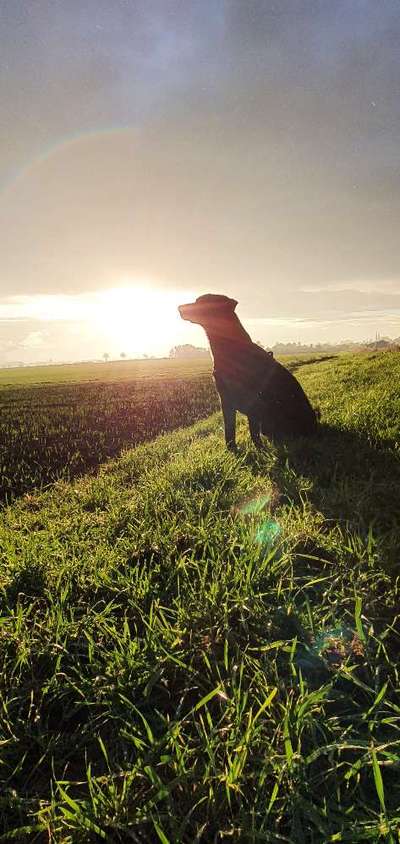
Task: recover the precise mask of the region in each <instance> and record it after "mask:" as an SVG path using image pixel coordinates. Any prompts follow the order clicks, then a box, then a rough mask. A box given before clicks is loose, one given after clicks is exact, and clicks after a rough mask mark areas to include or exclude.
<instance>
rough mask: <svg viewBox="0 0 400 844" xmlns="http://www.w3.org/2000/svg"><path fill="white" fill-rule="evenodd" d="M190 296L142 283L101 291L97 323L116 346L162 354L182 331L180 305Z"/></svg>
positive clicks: (123, 348)
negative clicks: (141, 284)
mask: <svg viewBox="0 0 400 844" xmlns="http://www.w3.org/2000/svg"><path fill="white" fill-rule="evenodd" d="M186 297H189V298H191V297H192V294H191V293H187V292H182V291H180V292H179V291H167V290H157V289H155V288H150V287H145V286H144V285H143V286H132V287H130V286H129V287H116V288H113V289H111V290H106V291H104V292H102V293H99V294H98V298H97V307H96V309H95V313H96V315H95V322H97V324H98V326H99V328H100V329H101V332H102V334H103V336H104V337H105V338H107V339H108V341H109V343H110V346H112V347H113V348H116V347H118V348H119V347H121V351H125V352H127V353H128V355H130V354H142V353H150V354H159V353H162V352H163V350H164V351H166V350H167V349H168V348H169V347H171V346H173V345H175V342H177V341H176V339H175V338H176V337H177V336H179V335H181V334H182V326H183V324H182V320H181V319H180V318H179V314H178V311H177V308H178V305H179V304H181V303H182V302H183V301H187V299H186Z"/></svg>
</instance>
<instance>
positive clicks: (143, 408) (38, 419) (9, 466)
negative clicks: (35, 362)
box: [0, 358, 304, 506]
mask: <svg viewBox="0 0 400 844" xmlns="http://www.w3.org/2000/svg"><path fill="white" fill-rule="evenodd" d="M301 360H304V358H301V359H300V361H301ZM288 362H289V365H290V366H294V367H295V366H297V365H298V363H299V359H297V358H290V359H288ZM211 369H212V365H211V359H210V358H206V359H205V360H204V359H203V358H199V359H194V360H181V361H177V360H169V359H165V360H138V361H113V362H112V363H108V364H101V363H93V364H92V363H89V364H71V365H62V366H47V367H46V366H42V367H26V368H19V369H12V370H10V369H9V370H0V506H1V504H2V503H9V502H10V501H12V500H13V498H15V497H16V496H19V495H22V494H23V493H29V492H30V491H31V490H33V489H35V488H38V487H45V486H46V485H48V484H49V483H52V482H54V481H55V480H57V479H59V478H63V479H64V480H70V479H71V478H74V477H76V476H77V475H80V474H83V473H84V472H87V471H89V470H93V469H94V468H95V467H97V466H98V465H99V464H100V463H103V462H104V461H105V460H106V459H107V458H108V457H115V456H116V455H117V454H119V453H120V451H121V450H122V448H124V447H128V446H132V445H137V443H140V442H143V441H144V440H149V439H152V438H154V437H155V436H157V434H160V433H165V432H166V431H173V430H175V429H176V428H178V427H181V426H184V425H190V424H191V423H193V422H196V421H197V420H198V419H202V418H204V417H205V416H208V415H209V414H210V413H211V412H212V411H213V410H216V409H217V407H218V397H217V395H216V391H215V387H214V383H213V379H212V377H211Z"/></svg>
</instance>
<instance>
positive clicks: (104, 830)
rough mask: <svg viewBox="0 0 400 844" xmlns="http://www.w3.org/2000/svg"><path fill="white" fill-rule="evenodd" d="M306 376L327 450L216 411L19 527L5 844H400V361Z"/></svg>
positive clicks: (11, 588)
mask: <svg viewBox="0 0 400 844" xmlns="http://www.w3.org/2000/svg"><path fill="white" fill-rule="evenodd" d="M299 363H300V362H299V361H297V362H292V365H293V366H295V368H296V375H297V376H298V377H299V379H300V380H301V382H302V383H303V385H304V386H305V388H306V389H307V391H308V393H309V394H310V396H311V398H312V400H313V402H314V403H316V404H318V405H319V406H320V409H321V412H322V425H321V429H320V432H319V434H318V436H317V437H316V438H315V439H314V440H309V441H301V440H298V441H296V442H288V443H286V444H280V445H276V444H272V443H267V444H266V448H265V449H264V450H263V451H262V452H257V451H256V450H255V449H254V448H253V447H252V446H251V444H250V443H249V438H248V432H247V430H246V425H245V424H244V423H243V424H242V425H241V426H240V430H239V454H238V455H237V456H236V455H235V456H234V455H232V454H229V453H228V452H226V451H225V449H224V444H223V434H222V419H221V416H220V414H219V413H215V414H214V415H212V416H210V417H208V418H207V419H205V420H202V421H200V422H197V423H196V424H195V425H193V426H191V427H187V428H185V429H183V430H179V431H176V432H174V433H166V434H164V435H163V436H160V437H159V438H158V439H156V440H155V441H154V442H151V443H145V444H142V445H139V446H138V447H137V448H135V449H131V450H128V451H124V453H123V454H122V456H121V457H119V458H118V459H115V460H109V461H107V462H106V463H105V465H104V466H102V467H101V468H100V470H99V471H98V472H97V474H94V473H93V472H92V473H89V474H86V475H84V476H83V477H81V478H79V479H75V480H74V481H73V482H67V481H63V480H58V481H56V483H55V484H54V485H53V486H52V487H51V488H49V489H48V490H46V491H43V492H39V491H36V490H35V489H33V487H32V488H31V490H30V492H29V494H28V495H26V494H25V495H24V496H23V497H21V498H20V500H15V501H14V502H13V503H12V505H11V506H9V507H6V508H4V509H3V511H2V514H1V520H0V578H1V589H2V592H1V595H2V612H1V617H0V655H1V656H0V659H1V665H2V673H1V679H0V684H1V686H0V692H1V711H0V754H1V755H0V762H1V765H0V778H1V782H2V788H1V791H0V825H2V828H3V835H2V836H1V835H0V840H4V841H8V840H12V839H13V838H14V840H18V841H29V842H30V841H36V842H40V844H41V842H49V841H51V842H55V843H56V844H67V843H68V844H70V842H71V844H74V842H91V841H93V842H95V841H101V840H104V841H109V842H126V841H133V842H162V844H168V842H170V844H172V843H173V842H174V844H179V842H183V844H192V842H199V844H203V842H204V844H208V842H210V844H211V842H230V841H244V842H260V841H264V842H274V844H275V842H276V844H278V842H287V843H288V844H292V842H293V844H300V843H301V842H307V844H308V842H309V843H310V844H316V842H318V844H325V842H334V841H347V842H366V841H374V842H375V841H376V842H377V841H386V842H395V841H398V840H399V829H400V783H399V767H400V706H399V693H400V679H399V674H398V653H399V644H400V624H399V609H398V607H399V594H398V592H399V590H398V581H397V575H398V570H399V569H398V564H399V544H400V543H399V492H398V490H399V484H400V467H399V428H400V421H399V420H400V396H399V390H398V384H399V377H400V355H399V354H396V353H384V354H371V355H358V356H356V355H354V356H343V357H340V358H337V359H334V360H322V361H319V362H315V363H313V364H310V363H308V364H304V365H302V366H299ZM121 365H122V366H124V364H121ZM183 380H184V378H183V377H182V380H181V381H178V382H176V383H179V385H180V387H179V389H180V390H181V392H180V393H179V402H180V403H179V407H180V408H182V409H183V411H182V412H180V411H179V412H178V411H177V413H176V424H178V425H185V424H188V423H190V421H191V418H190V414H191V413H193V417H192V418H196V413H198V415H199V416H200V415H205V414H206V413H208V412H209V410H212V409H213V406H210V408H207V402H208V401H210V402H211V401H215V398H214V394H213V393H212V390H211V386H210V381H209V375H208V374H207V373H206V372H203V373H196V375H195V377H194V378H192V377H188V378H187V379H186V382H187V385H186V387H185V390H186V389H187V388H188V389H189V392H188V393H186V392H185V390H184V389H183V387H182V383H183ZM186 382H185V383H186ZM148 383H149V384H151V385H152V386H151V389H150V393H149V394H150V395H152V396H153V397H154V401H155V402H156V401H161V398H160V390H161V387H160V385H163V396H164V397H165V396H169V395H170V394H169V393H168V390H167V391H166V392H165V390H164V388H165V384H164V382H163V381H161V380H159V381H158V382H157V383H158V386H157V387H156V386H154V385H155V384H156V381H155V380H154V381H151V379H150V381H149V382H148ZM173 383H175V382H173V381H172V380H171V382H170V384H173ZM110 385H111V386H110V389H111V390H116V389H117V387H116V381H111V382H110ZM191 385H192V386H193V392H190V390H191V389H192V386H191ZM202 385H203V387H204V398H203V399H202V402H203V404H202V405H201V408H200V409H199V406H196V404H195V402H196V399H195V395H196V391H199V387H200V388H202ZM207 385H208V386H207ZM128 386H129V385H128V384H127V388H128ZM72 387H73V385H71V384H66V385H64V386H57V385H55V386H54V387H52V388H51V389H54V390H56V391H59V393H58V395H59V397H60V399H61V398H62V395H63V392H64V395H68V402H70V401H71V399H70V395H71V394H70V392H69V391H70V390H71V389H72ZM135 388H136V390H137V391H139V394H140V396H141V404H138V405H136V410H135V413H136V415H137V416H140V413H139V411H138V410H137V408H138V407H140V409H141V411H142V409H143V407H145V406H146V401H148V398H146V395H145V393H144V392H142V393H140V389H139V382H137V383H136V385H135ZM24 389H26V391H27V393H28V394H29V400H28V405H29V402H30V400H31V399H30V396H31V391H32V390H33V393H35V391H37V390H42V391H43V390H44V391H45V395H46V396H47V391H48V389H50V387H47V386H43V387H35V388H32V387H30V388H29V390H28V388H27V387H20V386H16V385H14V386H13V387H5V388H4V395H5V394H6V393H7V396H6V402H5V406H7V401H8V402H9V398H10V391H11V393H12V392H13V391H14V390H16V391H17V392H18V391H20V392H21V395H20V393H19V392H18V397H17V404H16V407H17V406H20V405H18V402H22V401H23V396H22V392H23V390H24ZM74 389H76V390H77V391H78V393H77V400H76V403H75V409H76V411H75V412H76V413H78V411H79V407H80V402H81V401H82V396H83V393H82V392H81V391H82V390H83V389H84V385H82V384H79V385H77V386H76V388H75V387H74ZM85 389H86V388H85ZM87 389H88V390H97V391H98V390H100V391H102V390H103V385H100V384H97V385H93V384H89V386H88V387H87ZM104 389H105V388H104ZM118 389H122V386H121V385H120V386H119V387H118ZM168 389H172V390H175V387H173V388H172V387H169V388H168ZM176 389H177V388H176ZM200 393H201V389H200ZM149 394H147V395H149ZM41 395H42V397H43V395H44V393H43V392H42V394H41ZM88 395H90V396H91V398H90V399H89V398H88V399H87V405H88V406H91V407H94V406H95V404H96V402H97V399H95V396H98V393H94V392H93V393H89V394H88ZM107 395H109V394H107ZM113 395H114V396H115V414H114V416H113V419H114V422H113V424H114V426H115V429H116V438H119V433H118V430H117V429H118V419H119V416H122V415H123V414H122V413H121V414H120V415H118V409H117V408H118V401H119V398H118V396H120V395H121V394H119V393H118V396H117V393H113ZM172 395H173V397H174V396H175V399H174V400H176V393H174V392H173V393H172ZM78 396H79V400H78ZM190 396H192V399H190ZM188 397H189V398H188ZM37 399H38V396H37V395H36V399H35V401H36V403H37V404H39V403H40V402H38V400H37ZM32 401H33V400H32ZM131 401H133V400H132V399H131ZM190 401H192V402H193V404H192V405H191V404H190ZM187 402H188V404H187ZM9 404H10V402H9ZM127 404H128V402H127ZM109 405H110V400H109V399H108V400H107V401H106V400H105V401H104V408H107V407H108V406H109ZM111 405H112V402H111ZM96 407H97V405H96ZM186 407H189V412H188V414H187V415H186V416H185V413H186V410H185V408H186ZM168 408H169V405H168ZM141 411H140V412H141ZM3 412H4V411H3ZM18 412H19V411H18ZM85 412H86V411H85ZM96 412H97V411H96ZM125 412H126V410H125V409H124V413H125ZM47 415H48V419H50V420H53V419H54V417H53V415H52V414H50V413H48V414H47ZM17 417H18V413H14V416H13V417H11V416H10V418H14V419H15V418H17ZM32 418H33V417H32ZM85 418H86V421H85V430H86V432H88V420H89V421H90V416H86V417H85ZM135 418H136V417H135ZM168 418H170V416H168ZM25 419H26V420H28V415H27V416H25ZM90 424H91V423H90ZM147 424H148V422H146V425H144V426H143V435H144V436H146V435H147V434H148V431H147V429H146V426H147ZM51 425H53V421H51ZM82 430H83V429H82ZM158 430H159V431H161V430H164V423H163V424H162V425H160V427H159V428H158ZM43 431H45V420H44V421H43ZM27 432H28V433H27ZM156 432H157V431H156V428H154V429H152V433H156ZM27 436H29V426H28V422H27V425H26V428H25V429H23V430H22V431H21V433H20V441H21V442H22V443H23V442H24V441H26V437H27ZM66 436H67V435H66ZM124 436H125V434H123V435H121V438H120V442H119V445H118V448H117V449H116V450H117V451H118V450H119V449H120V448H121V445H123V444H126V441H125V440H124ZM132 441H135V439H134V438H133V439H132V440H131V442H132ZM28 442H29V443H30V441H29V440H28ZM30 447H31V446H30V445H29V448H30ZM28 450H29V449H28V447H27V451H28ZM105 456H106V455H105ZM102 459H103V458H102ZM83 468H84V466H83V464H82V466H81V469H82V470H83ZM13 492H15V490H14V489H13V487H12V486H11V493H13Z"/></svg>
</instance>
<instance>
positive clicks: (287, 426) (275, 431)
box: [178, 293, 318, 451]
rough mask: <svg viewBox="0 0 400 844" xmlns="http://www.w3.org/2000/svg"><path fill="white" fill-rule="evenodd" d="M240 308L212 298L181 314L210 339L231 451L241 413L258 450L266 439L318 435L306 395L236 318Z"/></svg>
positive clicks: (199, 300) (231, 301) (225, 299)
mask: <svg viewBox="0 0 400 844" xmlns="http://www.w3.org/2000/svg"><path fill="white" fill-rule="evenodd" d="M237 304H238V303H237V301H236V300H235V299H229V297H228V296H219V295H216V294H213V293H207V294H206V295H204V296H199V297H198V298H197V299H196V301H195V302H191V303H189V304H186V305H180V306H179V308H178V311H179V313H180V316H181V317H182V319H184V320H187V321H189V322H193V323H196V324H197V325H201V326H202V327H203V328H204V330H205V332H206V334H207V337H208V340H209V343H210V347H211V352H212V356H213V359H214V372H213V375H214V379H215V384H216V387H217V390H218V393H219V396H220V400H221V407H222V413H223V417H224V427H225V442H226V445H227V447H228V448H229V449H230V450H233V451H235V450H236V411H239V412H240V413H243V414H244V415H245V416H247V418H248V422H249V429H250V436H251V439H252V441H253V443H254V445H255V446H256V447H257V448H260V447H261V446H262V440H261V433H262V434H264V435H265V436H267V437H268V438H270V439H281V438H285V437H292V436H303V437H307V436H310V435H311V434H314V433H315V432H316V430H317V426H318V421H317V418H318V417H317V413H316V412H315V410H314V409H313V407H312V406H311V404H310V402H309V400H308V398H307V396H306V394H305V392H304V390H303V389H302V387H301V386H300V384H299V382H298V381H297V380H296V378H295V377H294V375H292V373H291V372H289V370H288V369H286V368H285V367H284V366H282V364H281V363H278V361H277V360H275V358H274V356H273V354H272V352H267V351H265V350H264V349H262V348H261V347H260V346H258V345H257V344H256V343H253V342H252V340H251V337H250V335H249V334H248V333H247V331H246V330H245V329H244V328H243V325H242V324H241V322H240V320H239V319H238V317H237V316H236V314H235V308H236V305H237Z"/></svg>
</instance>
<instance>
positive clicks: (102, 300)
mask: <svg viewBox="0 0 400 844" xmlns="http://www.w3.org/2000/svg"><path fill="white" fill-rule="evenodd" d="M399 42H400V16H399V2H398V0H381V2H379V3H377V2H376V0H355V1H354V2H353V3H349V2H345V0H340V2H336V3H333V2H331V3H329V2H327V0H326V2H321V0H297V2H294V0H263V2H248V3H246V2H245V0H229V2H223V0H222V1H221V2H215V0H201V2H196V0H187V2H185V3H182V2H181V0H168V2H165V0H151V2H142V3H135V2H130V3H129V2H127V1H126V0H113V2H112V3H110V2H106V0H85V2H84V3H77V2H75V3H72V2H54V0H40V2H36V3H26V2H23V1H22V0H3V2H2V3H1V33H0V48H1V74H0V90H1V103H2V123H3V124H4V126H6V127H7V131H5V132H3V133H2V134H1V133H0V253H1V265H0V320H1V324H0V365H1V364H2V363H6V362H12V361H24V362H26V363H28V362H34V361H35V360H36V361H37V360H42V361H44V360H49V359H53V360H79V359H81V360H82V359H85V358H90V359H93V358H98V357H101V356H102V354H103V353H105V352H107V353H109V354H110V355H111V356H118V355H119V354H120V353H121V352H122V351H123V352H125V353H126V354H127V355H142V354H144V353H146V354H149V355H160V354H168V351H169V349H170V348H171V346H173V345H175V344H177V343H181V342H190V343H195V344H196V345H202V346H204V345H205V344H206V340H205V337H204V333H203V332H202V331H201V329H198V328H196V327H195V326H190V325H188V324H184V323H183V322H179V317H178V315H177V313H176V306H177V304H178V303H179V302H181V301H185V300H187V299H189V298H194V296H198V295H200V294H201V293H208V292H213V293H223V294H227V295H229V296H233V297H234V298H235V299H237V300H238V301H239V307H238V314H239V316H240V318H241V319H242V320H243V322H244V324H245V325H246V327H247V328H248V330H249V331H250V334H251V336H253V337H254V339H258V340H261V341H262V342H263V343H265V344H266V345H273V344H274V343H275V342H276V341H279V340H282V341H288V340H292V341H293V340H294V341H297V340H300V341H303V342H320V341H325V342H326V341H338V340H341V339H352V340H364V339H372V338H374V337H375V334H376V333H377V332H379V333H380V334H381V335H385V334H387V335H390V336H391V337H393V338H397V337H399V335H400V250H399V247H398V240H399V236H398V229H399V208H400V165H399V134H400V110H399V90H400V62H399V49H398V45H399ZM179 291H180V292H179ZM189 292H190V295H189Z"/></svg>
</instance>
